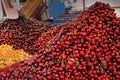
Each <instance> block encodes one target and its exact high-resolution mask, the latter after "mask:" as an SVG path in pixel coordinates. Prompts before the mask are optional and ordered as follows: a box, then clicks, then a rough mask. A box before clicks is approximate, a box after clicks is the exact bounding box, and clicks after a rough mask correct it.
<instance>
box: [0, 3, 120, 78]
mask: <svg viewBox="0 0 120 80" xmlns="http://www.w3.org/2000/svg"><path fill="white" fill-rule="evenodd" d="M33 48H35V49H37V50H38V51H37V52H36V53H37V54H34V55H33V56H32V57H31V58H30V59H29V60H25V61H24V62H22V63H20V64H19V66H18V67H17V68H9V69H8V71H7V72H1V73H0V79H1V80H8V79H10V80H18V79H19V80H120V20H119V19H118V18H117V17H116V14H115V13H114V9H113V8H111V7H110V6H109V4H105V3H101V2H96V3H95V4H93V5H92V6H90V7H89V8H88V9H87V10H85V11H84V12H83V13H80V14H79V17H78V18H77V19H76V20H74V21H71V22H67V23H63V24H59V25H57V26H55V27H54V28H52V29H50V30H48V31H47V32H45V33H43V34H42V35H41V36H40V37H39V39H38V40H37V41H36V42H35V45H34V46H33Z"/></svg>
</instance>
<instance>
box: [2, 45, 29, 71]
mask: <svg viewBox="0 0 120 80" xmlns="http://www.w3.org/2000/svg"><path fill="white" fill-rule="evenodd" d="M28 57H29V55H28V54H27V53H25V52H24V51H23V50H13V49H12V46H10V45H3V44H2V45H0V69H3V68H5V67H6V66H10V65H11V64H14V63H16V62H21V61H23V60H25V59H26V58H28Z"/></svg>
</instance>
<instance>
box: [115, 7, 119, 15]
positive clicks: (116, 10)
mask: <svg viewBox="0 0 120 80" xmlns="http://www.w3.org/2000/svg"><path fill="white" fill-rule="evenodd" d="M115 13H116V15H117V16H118V17H120V8H116V9H115Z"/></svg>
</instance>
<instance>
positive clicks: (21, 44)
mask: <svg viewBox="0 0 120 80" xmlns="http://www.w3.org/2000/svg"><path fill="white" fill-rule="evenodd" d="M48 28H49V27H47V26H45V25H44V24H43V23H42V22H37V21H34V20H30V19H26V18H24V17H19V18H18V19H14V20H12V19H8V20H5V21H4V22H3V23H2V24H1V26H0V44H9V45H13V47H14V49H24V50H25V51H26V52H28V53H33V52H34V49H32V46H33V44H34V42H35V41H36V40H37V39H38V37H39V36H40V35H41V33H43V32H45V31H47V29H48Z"/></svg>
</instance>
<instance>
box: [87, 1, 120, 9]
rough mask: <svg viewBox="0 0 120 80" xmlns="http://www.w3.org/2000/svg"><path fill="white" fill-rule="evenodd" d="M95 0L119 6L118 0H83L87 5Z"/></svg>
mask: <svg viewBox="0 0 120 80" xmlns="http://www.w3.org/2000/svg"><path fill="white" fill-rule="evenodd" d="M95 2H104V3H108V4H110V6H120V0H85V6H86V7H89V6H91V5H92V4H94V3H95Z"/></svg>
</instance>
